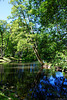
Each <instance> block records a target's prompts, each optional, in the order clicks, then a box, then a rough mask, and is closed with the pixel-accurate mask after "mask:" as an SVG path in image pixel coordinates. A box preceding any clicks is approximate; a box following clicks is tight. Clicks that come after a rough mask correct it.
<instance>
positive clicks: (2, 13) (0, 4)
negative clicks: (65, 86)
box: [0, 0, 12, 20]
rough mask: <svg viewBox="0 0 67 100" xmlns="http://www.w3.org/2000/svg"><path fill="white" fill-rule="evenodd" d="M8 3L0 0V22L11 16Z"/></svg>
mask: <svg viewBox="0 0 67 100" xmlns="http://www.w3.org/2000/svg"><path fill="white" fill-rule="evenodd" d="M8 1H10V0H0V20H7V16H9V15H11V8H12V5H11V4H9V3H8Z"/></svg>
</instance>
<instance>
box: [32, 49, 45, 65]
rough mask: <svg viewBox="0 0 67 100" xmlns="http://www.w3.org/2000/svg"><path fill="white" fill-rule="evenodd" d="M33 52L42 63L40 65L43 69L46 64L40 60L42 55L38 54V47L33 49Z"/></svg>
mask: <svg viewBox="0 0 67 100" xmlns="http://www.w3.org/2000/svg"><path fill="white" fill-rule="evenodd" d="M33 50H34V53H35V55H36V57H37V59H38V61H39V62H40V64H41V65H42V67H43V65H44V63H43V61H42V59H41V58H40V55H39V54H38V51H37V49H36V47H33Z"/></svg>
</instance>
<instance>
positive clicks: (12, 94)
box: [0, 62, 67, 100]
mask: <svg viewBox="0 0 67 100" xmlns="http://www.w3.org/2000/svg"><path fill="white" fill-rule="evenodd" d="M40 67H41V66H40V65H39V64H37V63H35V62H34V63H25V64H22V63H11V64H1V65H0V92H1V93H4V95H5V96H6V97H3V100H9V98H10V99H11V100H58V99H60V100H67V77H66V75H67V73H64V72H60V71H54V70H52V69H43V71H42V72H41V74H40V76H39V77H38V78H37V79H36V75H37V73H38V71H39V69H40ZM36 80H37V83H36V84H34V81H36ZM5 98H6V99H5ZM1 99H2V97H0V100H1Z"/></svg>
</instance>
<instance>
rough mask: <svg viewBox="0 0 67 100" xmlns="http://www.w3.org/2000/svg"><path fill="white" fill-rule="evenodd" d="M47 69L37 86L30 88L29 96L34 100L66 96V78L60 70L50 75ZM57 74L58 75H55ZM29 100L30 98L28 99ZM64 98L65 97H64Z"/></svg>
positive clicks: (47, 99)
mask: <svg viewBox="0 0 67 100" xmlns="http://www.w3.org/2000/svg"><path fill="white" fill-rule="evenodd" d="M48 72H49V71H47V70H46V71H45V72H44V73H45V74H44V75H43V77H42V78H41V79H40V81H39V83H38V84H37V86H34V88H31V90H30V92H29V96H28V99H29V97H32V98H35V100H44V98H45V100H49V99H50V98H51V99H50V100H54V99H55V98H67V79H66V78H65V77H64V76H63V74H62V73H61V72H58V73H56V74H54V77H53V76H51V77H50V75H49V74H50V73H51V72H49V74H48ZM57 74H58V75H57ZM30 100H31V99H30ZM65 100H66V99H65Z"/></svg>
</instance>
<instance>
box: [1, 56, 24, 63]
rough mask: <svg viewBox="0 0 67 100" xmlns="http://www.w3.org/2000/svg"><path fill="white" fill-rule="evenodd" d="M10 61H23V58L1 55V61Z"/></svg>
mask: <svg viewBox="0 0 67 100" xmlns="http://www.w3.org/2000/svg"><path fill="white" fill-rule="evenodd" d="M10 62H22V59H18V58H14V57H7V58H6V57H0V64H1V63H10Z"/></svg>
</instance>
